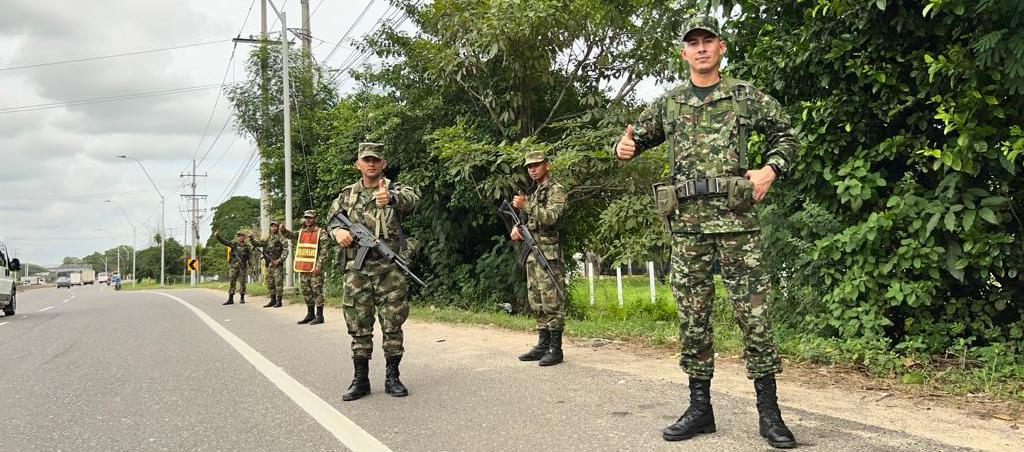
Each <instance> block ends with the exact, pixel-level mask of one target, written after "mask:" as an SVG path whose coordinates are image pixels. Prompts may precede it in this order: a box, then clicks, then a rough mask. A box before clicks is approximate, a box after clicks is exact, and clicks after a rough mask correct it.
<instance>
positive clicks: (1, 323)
mask: <svg viewBox="0 0 1024 452" xmlns="http://www.w3.org/2000/svg"><path fill="white" fill-rule="evenodd" d="M8 323H11V322H0V326H4V325H6V324H8Z"/></svg>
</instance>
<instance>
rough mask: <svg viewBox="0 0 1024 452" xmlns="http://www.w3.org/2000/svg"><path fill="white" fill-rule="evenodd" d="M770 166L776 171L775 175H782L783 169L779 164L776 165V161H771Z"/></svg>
mask: <svg viewBox="0 0 1024 452" xmlns="http://www.w3.org/2000/svg"><path fill="white" fill-rule="evenodd" d="M768 167H769V168H771V169H772V171H775V177H779V176H781V175H782V170H781V169H779V165H776V164H774V163H769V164H768Z"/></svg>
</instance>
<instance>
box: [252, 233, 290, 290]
mask: <svg viewBox="0 0 1024 452" xmlns="http://www.w3.org/2000/svg"><path fill="white" fill-rule="evenodd" d="M252 243H253V245H254V246H257V247H259V248H260V249H261V250H262V252H263V257H264V260H265V261H266V264H267V292H269V293H270V302H268V303H267V304H265V305H263V307H264V308H280V307H281V299H282V296H283V295H284V261H285V258H286V257H287V253H288V241H287V239H286V238H285V236H284V234H282V233H281V227H280V224H279V223H278V222H276V221H271V222H270V236H269V237H267V238H266V239H265V240H253V241H252Z"/></svg>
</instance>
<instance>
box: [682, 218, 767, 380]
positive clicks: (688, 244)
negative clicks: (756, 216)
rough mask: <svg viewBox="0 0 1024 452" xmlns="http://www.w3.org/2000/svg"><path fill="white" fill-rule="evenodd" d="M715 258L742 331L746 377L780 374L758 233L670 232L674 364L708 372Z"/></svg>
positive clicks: (700, 374)
mask: <svg viewBox="0 0 1024 452" xmlns="http://www.w3.org/2000/svg"><path fill="white" fill-rule="evenodd" d="M715 258H717V259H718V263H719V269H720V273H721V275H722V282H723V283H725V288H726V289H727V290H728V292H729V298H730V300H731V301H732V306H733V316H734V317H735V318H736V322H737V323H738V324H739V327H740V330H741V331H742V332H743V343H744V347H743V358H744V360H746V363H747V377H748V378H750V379H756V378H760V377H762V376H765V375H768V374H775V373H779V372H782V362H781V361H780V359H779V355H778V352H777V351H776V349H775V342H774V339H773V338H772V328H771V324H770V322H769V319H768V305H767V304H766V302H765V300H766V292H767V291H768V289H769V287H768V277H767V275H765V273H764V272H763V271H762V270H761V268H760V265H761V262H760V261H761V236H760V232H741V233H726V234H674V235H673V237H672V274H671V276H670V280H671V285H672V294H673V296H674V297H675V300H676V309H677V311H678V313H679V342H680V344H681V351H680V356H679V367H681V368H682V369H683V371H684V372H686V373H687V374H689V375H690V376H691V377H693V378H697V379H707V380H710V379H711V377H712V376H713V375H714V371H715V349H714V344H713V343H712V338H713V337H714V336H713V334H712V330H711V313H712V307H713V306H714V300H715V282H714V278H713V275H712V269H711V268H712V265H713V262H714V260H715Z"/></svg>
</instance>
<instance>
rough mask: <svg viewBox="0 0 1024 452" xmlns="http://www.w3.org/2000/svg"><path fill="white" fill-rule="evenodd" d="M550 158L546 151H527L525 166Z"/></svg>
mask: <svg viewBox="0 0 1024 452" xmlns="http://www.w3.org/2000/svg"><path fill="white" fill-rule="evenodd" d="M547 159H548V156H547V154H545V153H544V151H530V152H527V153H526V162H525V163H523V166H530V165H533V164H534V163H540V162H543V161H545V160H547Z"/></svg>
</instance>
